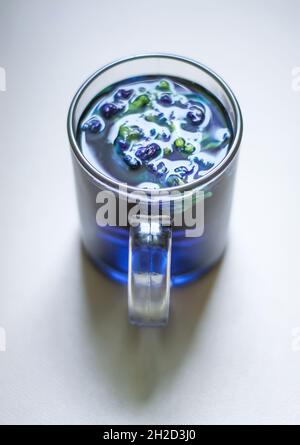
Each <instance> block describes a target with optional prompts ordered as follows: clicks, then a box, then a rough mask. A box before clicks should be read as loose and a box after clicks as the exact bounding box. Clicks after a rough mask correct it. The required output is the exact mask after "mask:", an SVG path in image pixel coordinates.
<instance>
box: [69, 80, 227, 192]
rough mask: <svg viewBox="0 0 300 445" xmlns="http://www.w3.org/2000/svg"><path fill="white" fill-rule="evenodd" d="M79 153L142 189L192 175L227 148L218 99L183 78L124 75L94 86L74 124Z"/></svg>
mask: <svg viewBox="0 0 300 445" xmlns="http://www.w3.org/2000/svg"><path fill="white" fill-rule="evenodd" d="M77 139H78V142H79V144H80V147H81V150H82V153H83V155H84V156H85V157H86V158H87V160H88V161H89V162H90V163H91V164H92V165H93V166H94V167H95V168H96V169H97V170H98V171H99V172H100V173H102V174H104V175H105V176H107V177H109V178H113V179H115V180H117V181H119V182H122V183H126V184H128V185H131V186H136V187H141V188H145V189H152V188H163V187H174V186H178V185H182V184H185V183H190V182H192V181H195V180H196V179H198V178H199V177H202V176H204V175H206V174H207V173H208V172H209V171H210V170H211V169H213V168H214V167H215V166H216V165H218V164H219V163H220V162H221V161H222V160H223V159H224V157H225V156H226V154H227V153H228V150H229V148H230V145H231V140H232V127H231V124H230V121H229V118H228V115H227V113H226V111H225V109H224V108H223V106H222V105H221V103H220V102H219V101H218V100H217V99H216V98H215V97H214V96H213V95H211V94H210V93H209V92H208V91H207V90H205V89H203V88H201V87H200V86H199V85H196V84H194V83H192V82H188V81H186V80H183V79H177V78H170V77H160V76H151V77H150V76H147V77H138V78H131V79H127V80H125V81H123V82H120V83H118V84H114V85H111V86H110V87H108V88H106V89H105V90H104V91H102V92H100V94H99V95H98V96H97V98H95V99H94V101H93V102H92V103H91V104H90V105H89V106H88V107H87V109H86V110H85V112H84V113H83V116H82V118H81V121H80V123H79V127H78V134H77Z"/></svg>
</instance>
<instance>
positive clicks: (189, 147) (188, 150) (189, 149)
mask: <svg viewBox="0 0 300 445" xmlns="http://www.w3.org/2000/svg"><path fill="white" fill-rule="evenodd" d="M195 150H196V148H195V147H194V145H193V144H189V143H188V144H186V145H185V146H184V148H183V150H182V152H183V153H185V154H187V155H191V154H193V153H194V151H195Z"/></svg>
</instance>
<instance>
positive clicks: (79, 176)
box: [68, 54, 242, 326]
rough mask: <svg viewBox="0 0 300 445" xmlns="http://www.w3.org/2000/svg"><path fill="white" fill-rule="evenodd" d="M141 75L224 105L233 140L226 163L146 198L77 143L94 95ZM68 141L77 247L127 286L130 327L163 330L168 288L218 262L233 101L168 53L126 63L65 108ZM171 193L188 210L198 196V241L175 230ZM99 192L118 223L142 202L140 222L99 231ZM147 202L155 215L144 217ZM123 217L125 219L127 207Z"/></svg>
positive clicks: (226, 211)
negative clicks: (186, 199)
mask: <svg viewBox="0 0 300 445" xmlns="http://www.w3.org/2000/svg"><path fill="white" fill-rule="evenodd" d="M143 75H160V76H176V77H181V78H183V79H187V80H189V81H192V82H195V83H197V84H199V85H201V86H203V87H204V88H206V89H207V90H208V91H210V92H211V93H212V94H214V95H215V96H216V97H217V98H218V99H219V101H220V102H221V103H222V104H223V106H224V108H225V109H226V111H227V113H228V116H229V118H230V120H231V124H232V128H233V133H234V134H233V140H232V144H231V147H230V149H229V152H228V154H227V155H226V157H225V158H224V159H223V161H222V162H220V163H219V164H218V165H217V166H216V167H215V168H213V169H212V170H210V171H209V172H208V173H207V174H206V175H205V176H204V177H200V178H199V179H197V180H195V181H194V182H193V183H191V184H184V185H181V186H177V187H172V188H165V189H159V190H155V191H151V194H150V192H149V193H148V192H147V191H145V190H141V189H139V188H138V187H130V186H127V188H126V189H123V188H122V185H121V184H120V183H119V182H118V181H117V180H116V179H111V178H109V177H106V176H105V175H103V174H102V173H100V172H99V171H98V170H97V169H96V168H95V167H94V166H93V165H92V164H91V163H90V162H89V161H88V160H87V159H86V158H85V157H84V156H83V154H82V152H81V149H80V146H79V144H78V142H77V138H76V133H77V129H78V124H79V121H80V118H81V116H82V114H83V112H84V110H85V109H86V107H87V106H88V105H89V104H90V102H91V101H92V100H93V99H94V98H95V96H96V95H97V94H99V92H100V91H101V90H103V89H104V88H106V87H107V86H109V85H111V84H113V83H115V82H119V81H121V80H124V79H126V78H130V77H135V76H143ZM68 135H69V140H70V144H71V148H72V154H73V156H72V157H73V165H74V171H75V183H76V190H77V198H78V206H79V214H80V221H81V229H82V240H83V244H84V247H85V249H86V251H87V253H88V255H89V256H90V258H91V259H92V261H93V262H94V263H95V264H96V266H97V267H98V268H99V269H100V270H101V271H103V272H104V273H106V274H107V275H108V276H109V277H111V278H112V279H115V280H117V281H119V282H122V283H126V282H128V312H129V320H130V322H132V323H134V324H138V325H144V326H147V325H148V326H159V325H164V324H166V322H167V320H168V316H169V299H170V285H171V284H172V285H174V286H176V285H181V284H185V283H188V282H189V281H192V280H194V279H196V278H199V277H200V276H202V275H203V274H204V273H206V272H207V271H208V270H209V269H210V268H211V267H212V266H213V265H214V264H215V263H216V262H217V261H218V260H219V259H220V258H221V256H222V253H223V251H224V248H225V244H226V238H227V227H228V221H229V215H230V207H231V200H232V193H233V185H234V176H235V170H236V165H237V155H238V150H239V146H240V142H241V137H242V116H241V112H240V108H239V105H238V102H237V100H236V98H235V96H234V95H233V93H232V91H231V90H230V88H229V87H228V86H227V85H226V83H225V82H224V81H223V80H222V79H221V78H220V77H219V76H218V75H216V74H215V73H214V72H213V71H211V70H210V69H208V68H207V67H205V66H203V65H202V64H200V63H197V62H195V61H193V60H190V59H186V58H184V57H180V56H174V55H167V54H146V55H138V56H133V57H129V58H126V59H122V60H119V61H116V62H114V63H111V64H110V65H106V66H104V67H103V68H101V69H100V70H99V71H97V72H96V73H95V74H93V75H92V76H91V77H90V78H89V79H88V80H87V81H86V82H85V83H84V84H83V85H82V86H81V88H80V89H79V90H78V92H77V93H76V95H75V97H74V99H73V101H72V103H71V106H70V110H69V115H68ZM174 191H176V192H178V194H182V193H185V194H186V195H189V194H190V196H191V197H192V199H191V201H190V202H191V203H192V204H191V205H192V206H196V204H197V199H196V200H195V199H193V196H194V194H195V193H196V192H199V193H201V194H202V195H201V196H202V209H203V211H204V221H203V224H204V225H203V233H201V234H199V236H192V237H187V236H186V229H187V227H186V226H185V223H184V221H183V222H182V224H181V225H180V224H179V225H178V224H177V225H176V226H175V225H174V220H175V219H176V218H174V217H176V216H178V212H179V213H180V212H183V208H184V206H182V205H181V204H182V199H181V198H180V197H179V198H178V196H177V195H176V194H175V195H176V196H173V193H174ZM99 192H107V193H108V194H109V195H110V196H114V198H115V199H114V200H112V203H113V204H112V205H114V206H116V209H117V212H119V213H121V215H118V216H121V217H122V216H124V215H122V210H120V209H122V208H123V209H124V206H123V207H122V205H123V204H124V202H125V201H126V202H128V200H131V201H132V200H134V199H133V196H136V199H137V200H140V201H142V203H143V209H144V210H143V212H141V216H140V217H139V218H138V217H137V216H136V217H129V218H127V222H126V224H125V225H124V224H122V225H114V226H100V225H99V224H98V223H97V218H96V215H97V211H98V208H99V202H98V200H97V196H98V193H99ZM141 196H142V198H141ZM199 196H200V195H199ZM198 201H199V200H198ZM154 202H155V203H156V204H157V205H156V207H155V208H156V209H159V211H158V212H153V211H152V210H151V211H150V210H149V212H148V209H150V208H151V209H152V207H150V205H152V204H153V203H154ZM166 203H167V204H169V207H168V209H169V212H168V213H167V214H164V211H163V210H161V209H163V208H164V205H163V204H166ZM127 211H128V212H129V213H130V205H129V206H128V208H127V210H125V212H127ZM123 212H124V211H123ZM126 216H127V215H126ZM201 218H203V213H202V214H201ZM123 219H124V218H123ZM182 219H183V220H184V218H182ZM117 220H119V219H118V218H117Z"/></svg>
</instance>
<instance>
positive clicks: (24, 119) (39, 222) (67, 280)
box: [0, 0, 300, 424]
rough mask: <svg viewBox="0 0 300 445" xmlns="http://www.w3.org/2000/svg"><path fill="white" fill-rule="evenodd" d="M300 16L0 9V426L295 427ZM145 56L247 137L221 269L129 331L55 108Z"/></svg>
mask: <svg viewBox="0 0 300 445" xmlns="http://www.w3.org/2000/svg"><path fill="white" fill-rule="evenodd" d="M299 17H300V4H299V2H297V1H296V0H295V1H292V0H287V1H285V2H279V1H264V2H260V1H256V2H250V1H248V2H238V1H227V2H222V1H219V2H216V1H207V2H204V1H199V0H194V1H191V0H190V1H187V2H184V1H180V2H179V1H175V0H173V1H169V0H168V1H164V2H162V1H160V0H151V2H140V1H136V0H135V1H130V2H126V1H121V0H119V1H115V0H110V1H95V0H89V1H88V2H82V1H75V0H72V1H71V0H70V1H67V0H63V1H50V0H49V1H48V0H43V1H37V0H36V1H33V0H28V1H26V2H23V1H17V0H10V1H4V0H0V66H1V67H3V68H5V71H6V91H5V92H4V91H0V147H1V162H0V193H1V196H0V200H1V213H0V216H1V233H0V236H1V240H0V246H1V249H0V255H1V257H0V270H1V280H0V326H1V328H0V349H1V352H0V422H1V423H2V424H13V423H22V424H23V423H24V424H28V423H37V424H45V423H50V424H61V423H80V424H90V423H98V424H102V423H107V424H108V423H123V424H135V423H146V424H148V423H150V424H154V423H167V424H169V423H196V424H205V423H208V424H216V423H222V424H228V423H230V424H231V423H235V424H239V423H254V424H261V423H272V424H273V423H280V424H281V423H299V422H300V378H299V370H300V368H299V367H300V292H299V290H300V279H299V277H300V274H299V270H298V268H299V249H300V243H299V224H300V214H299V202H300V200H299V192H300V185H299V178H300V174H299V165H300V146H299V111H300V91H297V90H298V86H299V89H300V79H299V82H298V81H297V78H296V77H294V84H293V76H292V70H293V68H296V67H297V66H300V55H299V54H300V53H299V39H300V28H299ZM156 51H159V52H171V53H177V54H182V55H185V56H188V57H192V58H194V59H197V60H199V61H201V62H202V63H204V64H206V65H208V66H210V67H211V68H212V69H214V70H215V71H217V72H218V73H219V74H220V75H221V76H222V77H224V79H225V80H226V81H227V82H228V83H229V84H230V86H231V87H232V89H233V90H234V92H235V93H236V95H237V97H238V99H239V101H240V104H241V108H242V111H243V115H244V124H245V131H244V138H243V146H242V151H241V157H240V162H239V170H238V176H237V182H236V189H235V199H234V206H233V212H232V218H231V230H230V239H229V244H228V249H227V253H226V255H225V258H224V260H223V261H222V263H221V264H220V265H219V267H217V268H216V269H214V270H213V271H212V272H210V273H209V274H208V275H207V276H205V278H203V279H202V280H200V281H198V282H196V283H194V284H192V285H190V286H188V287H184V288H181V289H176V290H172V316H171V321H170V324H169V326H168V327H167V328H165V329H161V330H155V329H154V330H153V329H152V330H151V329H150V330H147V329H146V330H139V329H136V328H134V327H132V326H129V325H128V323H127V319H126V289H124V288H123V287H121V286H119V285H117V284H115V283H113V282H111V281H109V280H108V279H107V278H105V277H104V276H102V275H101V274H100V273H98V272H97V271H96V270H95V268H94V267H93V266H92V265H91V264H90V262H89V261H88V260H87V259H86V257H85V256H84V254H83V253H82V251H81V248H80V242H79V230H78V225H79V224H78V215H77V208H76V199H75V190H74V184H73V173H72V165H71V159H70V153H69V149H68V140H67V135H66V113H67V108H68V105H69V102H70V100H71V97H72V95H73V93H74V92H75V90H76V89H77V87H78V86H79V85H80V84H81V82H82V81H83V80H84V79H85V78H86V77H87V76H89V75H90V74H91V73H93V72H94V71H95V70H96V69H97V68H99V67H101V66H102V65H103V64H105V63H107V62H110V61H112V60H114V59H116V58H119V57H123V56H126V55H130V54H134V53H142V52H156ZM2 73H3V70H2ZM295 73H296V74H294V75H295V76H296V75H297V70H295ZM299 73H300V69H299ZM298 75H299V74H298ZM0 86H1V85H0ZM4 86H5V85H4V80H3V76H2V89H4V88H3V87H4ZM293 86H294V88H293ZM4 334H6V342H5V339H4ZM5 343H6V344H5ZM4 349H5V350H4Z"/></svg>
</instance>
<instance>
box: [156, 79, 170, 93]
mask: <svg viewBox="0 0 300 445" xmlns="http://www.w3.org/2000/svg"><path fill="white" fill-rule="evenodd" d="M156 88H157V89H159V90H162V91H170V84H169V82H168V81H167V80H161V81H160V82H159V84H158V85H157V87H156Z"/></svg>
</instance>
